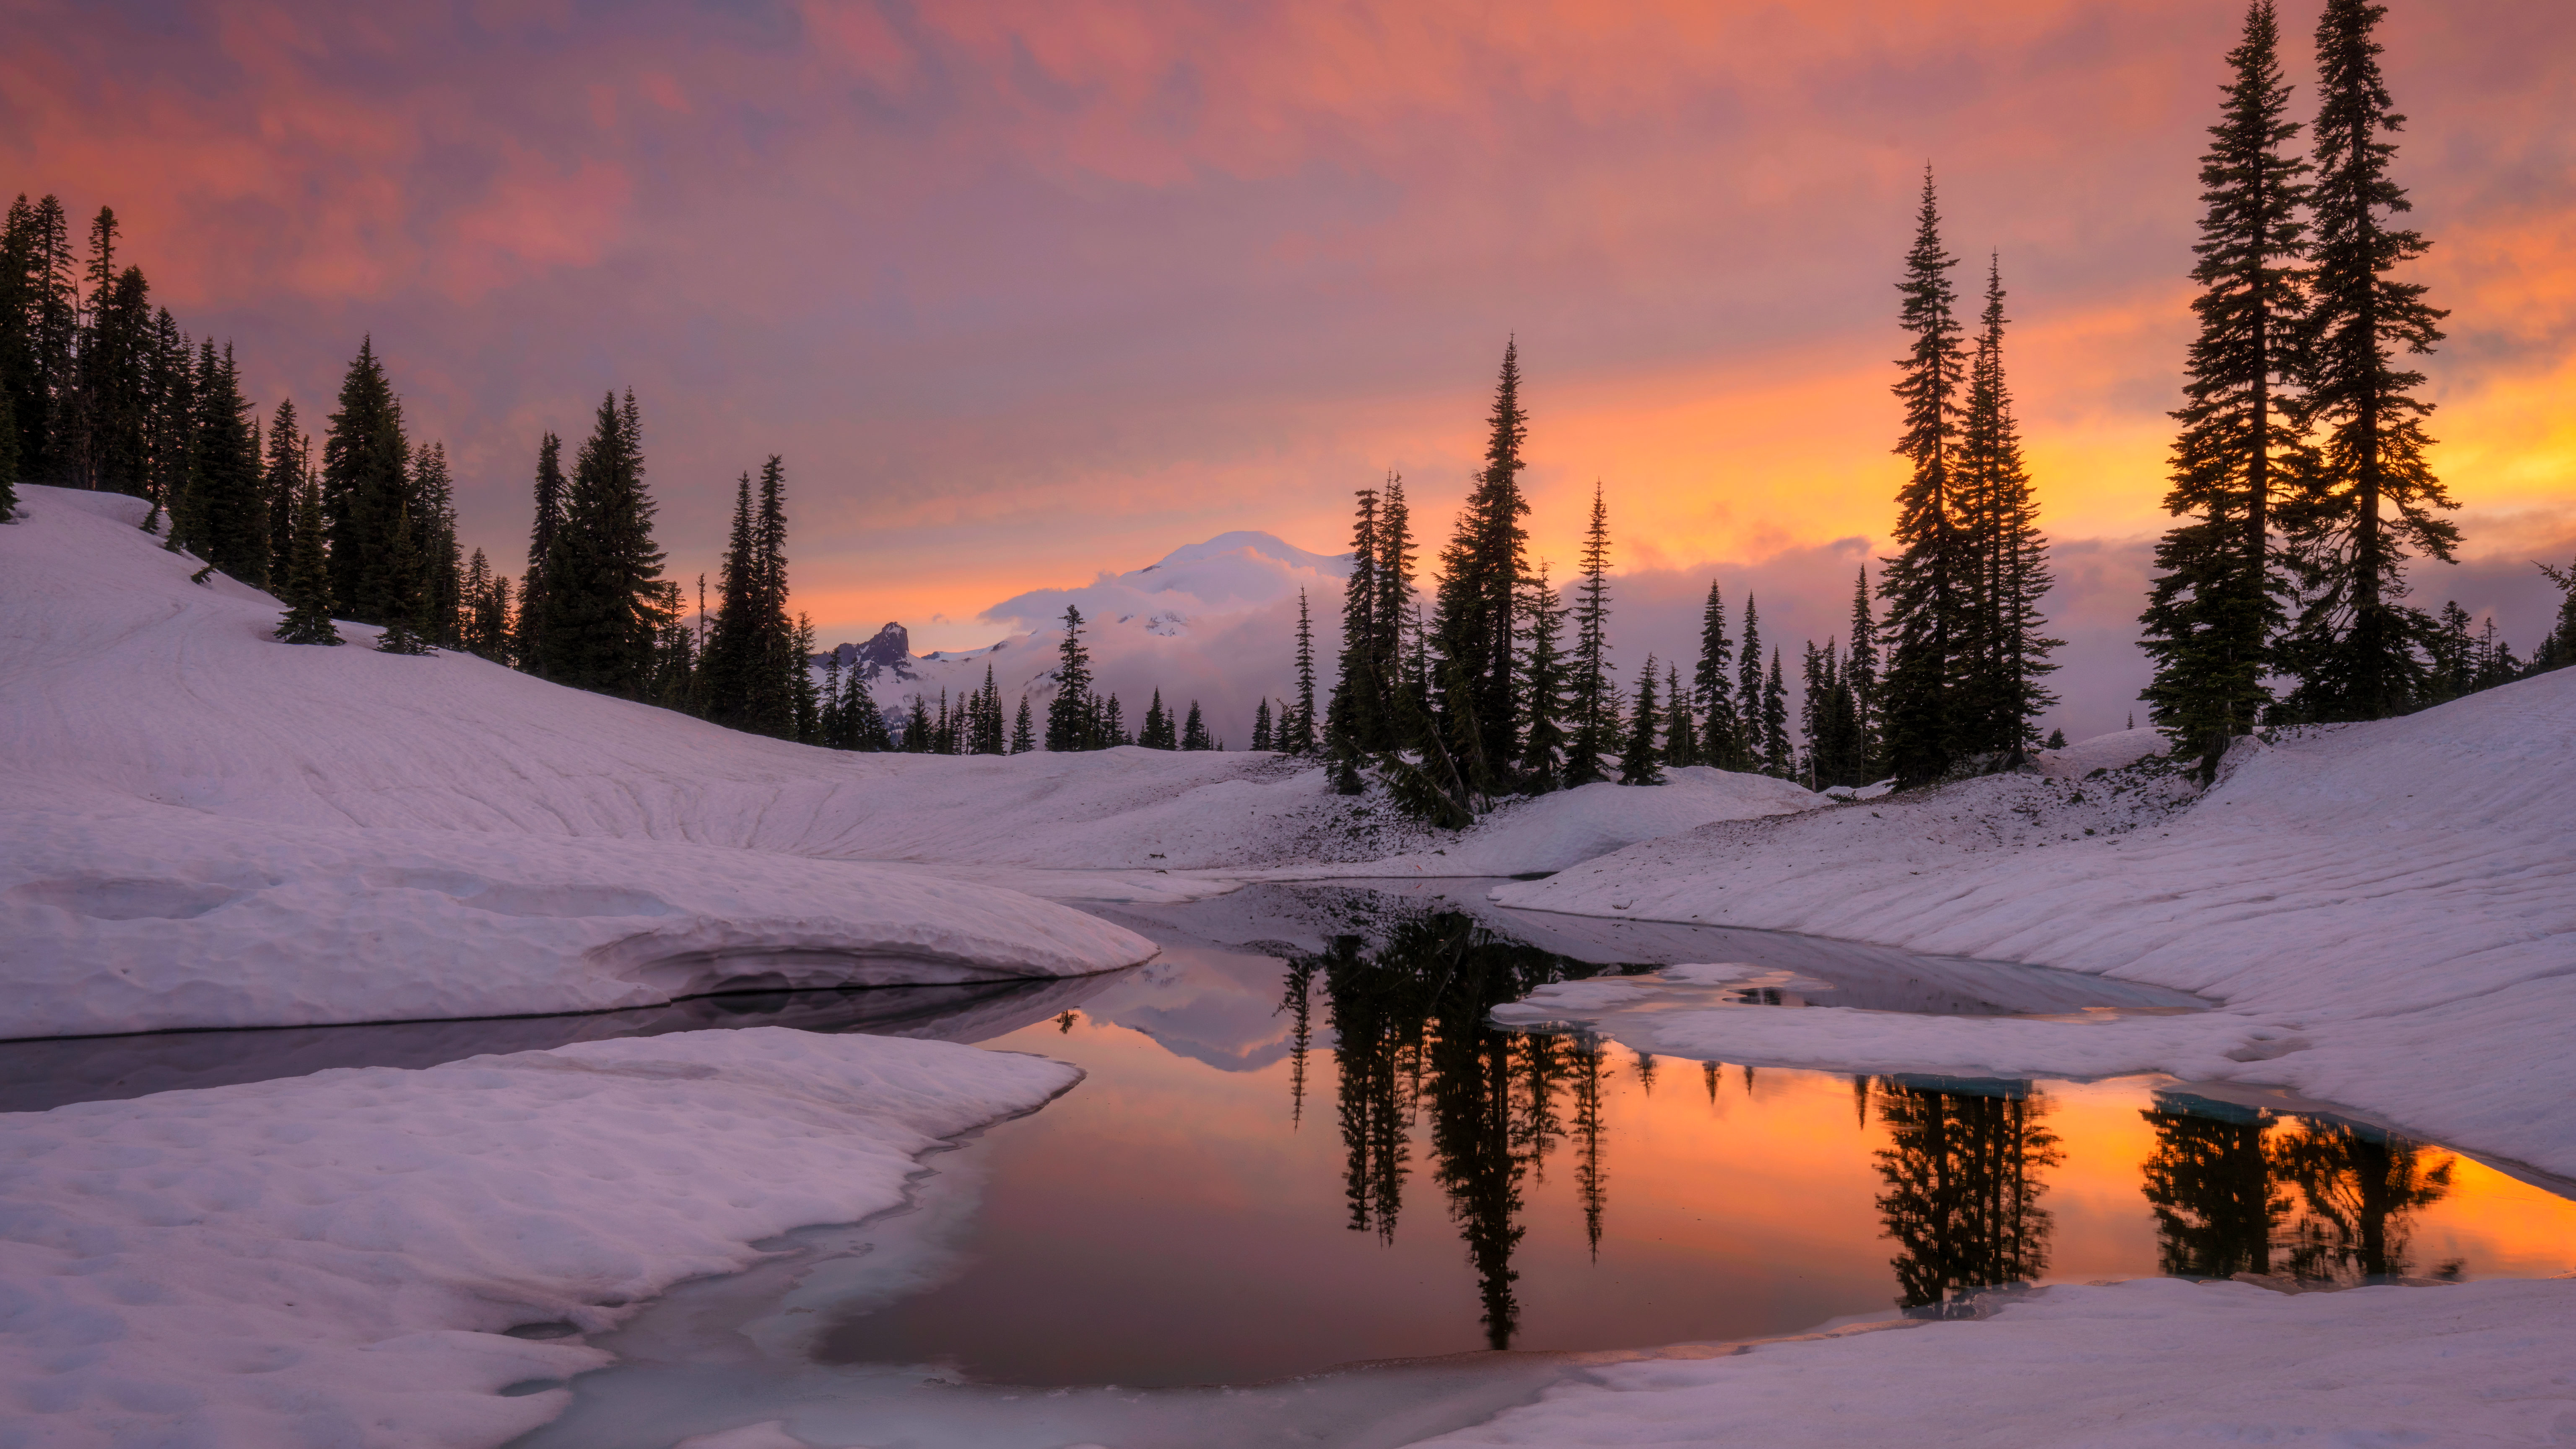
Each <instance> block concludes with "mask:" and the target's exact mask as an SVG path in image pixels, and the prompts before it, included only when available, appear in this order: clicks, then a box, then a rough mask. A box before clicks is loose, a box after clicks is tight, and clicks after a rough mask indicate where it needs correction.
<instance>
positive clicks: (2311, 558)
mask: <svg viewBox="0 0 2576 1449" xmlns="http://www.w3.org/2000/svg"><path fill="white" fill-rule="evenodd" d="M2385 14H2387V7H2386V6H2384V5H2374V4H2369V3H2367V0H2326V7H2325V13H2324V15H2323V16H2322V17H2320V18H2319V19H2318V21H2317V73H2318V84H2317V91H2318V107H2317V122H2316V152H2317V181H2316V187H2315V191H2314V194H2313V196H2312V198H2311V209H2312V212H2313V214H2314V217H2315V222H2316V242H2315V246H2314V249H2313V253H2312V256H2313V262H2314V265H2313V269H2312V271H2311V274H2310V295H2311V301H2310V304H2309V309H2308V315H2307V320H2306V326H2305V328H2304V329H2303V333H2302V339H2301V340H2302V342H2303V343H2304V344H2305V345H2304V350H2303V362H2304V367H2303V369H2302V377H2301V380H2302V381H2303V382H2304V383H2305V385H2306V396H2305V398H2304V399H2303V404H2302V412H2301V416H2302V419H2303V421H2305V422H2307V423H2308V424H2309V425H2310V426H2311V427H2314V428H2317V429H2319V430H2321V431H2322V433H2323V438H2322V448H2321V456H2320V458H2319V460H2318V465H2317V467H2316V468H2315V470H2314V471H2313V473H2312V475H2311V476H2310V478H2309V480H2308V487H2307V488H2306V489H2304V490H2303V491H2302V493H2301V495H2300V497H2299V500H2298V502H2297V504H2296V505H2295V509H2294V512H2293V514H2292V516H2291V517H2289V518H2288V519H2286V520H2284V521H2285V524H2286V526H2287V531H2288V532H2289V534H2290V536H2291V546H2292V552H2293V555H2294V558H2295V561H2296V565H2297V570H2298V577H2299V590H2300V595H2301V601H2300V610H2299V618H2298V622H2297V625H2296V627H2295V629H2294V631H2293V634H2292V637H2291V638H2290V639H2289V640H2288V641H2287V643H2286V644H2285V646H2284V649H2283V658H2284V662H2285V663H2286V664H2287V665H2288V667H2289V669H2290V670H2291V672H2292V673H2293V674H2294V675H2295V676H2296V677H2297V679H2298V685H2297V687H2296V688H2295V689H2294V690H2293V692H2292V696H2291V698H2290V699H2289V700H2288V701H2287V702H2286V703H2287V706H2288V709H2287V713H2289V714H2290V715H2291V716H2292V717H2295V718H2301V719H2381V718H2385V717H2386V716H2388V715H2391V714H2395V713H2398V712H2400V711H2402V710H2405V709H2407V708H2409V707H2411V706H2412V705H2413V704H2414V703H2415V700H2416V696H2417V695H2418V694H2419V693H2420V692H2421V691H2422V688H2423V684H2424V672H2423V663H2422V661H2421V659H2419V658H2418V657H2417V654H2416V649H2415V644H2416V640H2417V638H2418V637H2419V636H2420V635H2421V634H2422V633H2423V632H2424V630H2425V628H2426V626H2427V625H2426V620H2425V618H2424V615H2423V613H2422V611H2421V610H2417V609H2413V608H2410V607H2408V606H2406V605H2404V604H2402V603H2400V602H2398V601H2399V600H2401V599H2403V598H2404V597H2405V594H2406V583H2405V579H2404V577H2403V574H2402V569H2403V567H2404V565H2405V562H2406V560H2407V558H2408V557H2410V556H2411V555H2413V554H2422V555H2424V556H2426V557H2430V558H2437V559H2440V560H2442V561H2443V562H2445V563H2448V562H2451V561H2452V556H2453V552H2454V550H2455V548H2456V547H2457V545H2458V544H2459V541H2460V529H2459V525H2457V524H2455V523H2453V522H2452V521H2451V520H2449V519H2447V518H2444V517H2442V516H2441V512H2442V511H2443V510H2448V509H2451V508H2455V507H2457V506H2458V505H2457V504H2455V503H2453V502H2452V500H2451V496H2450V494H2449V492H2448V491H2447V490H2446V489H2444V488H2443V486H2442V483H2441V480H2440V479H2438V478H2436V477H2434V476H2433V470H2432V468H2431V466H2430V465H2429V464H2428V463H2427V462H2426V461H2425V457H2424V452H2425V449H2426V448H2427V447H2429V446H2430V445H2431V444H2432V441H2433V440H2432V439H2431V438H2429V437H2427V436H2426V435H2425V432H2424V423H2423V419H2424V417H2425V415H2426V414H2428V413H2430V412H2432V410H2433V405H2432V404H2431V403H2428V402H2425V401H2423V400H2422V399H2420V398H2418V397H2416V396H2415V392H2416V390H2417V389H2419V388H2421V387H2422V386H2423V385H2424V374H2422V373H2421V372H2417V371H2415V370H2414V369H2412V368H2411V367H2407V366H2405V365H2403V364H2401V363H2400V362H2399V361H2398V355H2399V353H2400V352H2404V353H2407V354H2422V353H2427V352H2430V351H2432V350H2433V344H2434V343H2436V342H2439V341H2440V340H2442V331H2441V328H2440V327H2439V326H2438V325H2437V324H2439V323H2440V321H2441V320H2442V318H2444V317H2446V316H2448V315H2450V314H2449V313H2447V312H2445V311H2443V310H2441V309H2440V308H2437V307H2434V306H2432V305H2430V304H2429V303H2427V302H2426V301H2425V300H2424V294H2425V287H2424V285H2423V284H2422V283H2420V282H2400V281H2396V280H2393V279H2392V278H2391V277H2390V276H2389V275H2388V274H2389V273H2390V272H2392V271H2394V270H2396V269H2397V268H2398V267H2400V266H2403V265H2405V264H2406V263H2408V262H2411V261H2415V260H2416V259H2418V258H2420V257H2422V256H2423V255H2424V253H2425V252H2426V250H2427V249H2429V247H2430V246H2431V243H2429V242H2427V241H2426V240H2425V239H2424V236H2423V234H2422V233H2420V232H2416V231H2412V230H2405V229H2400V228H2397V227H2393V226H2391V225H2390V222H2391V221H2392V220H2393V219H2394V218H2395V217H2396V215H2397V214H2398V213H2401V212H2405V211H2409V210H2412V209H2413V203H2411V202H2409V201H2408V200H2407V198H2406V192H2405V191H2404V189H2402V188H2401V187H2399V186H2398V185H2397V183H2395V182H2394V181H2391V180H2389V179H2388V163H2389V161H2390V159H2391V158H2393V157H2394V156H2395V155H2396V154H2397V144H2396V142H2394V141H2392V140H2389V139H2387V138H2389V137H2392V136H2394V135H2396V134H2397V132H2398V131H2399V130H2401V129H2402V128H2403V127H2404V125H2405V122H2406V118H2405V117H2404V116H2401V115H2397V114H2396V113H2394V112H2393V111H2391V110H2390V109H2389V105H2390V102H2389V96H2388V87H2387V85H2386V84H2385V82H2383V81H2382V80H2381V78H2380V73H2379V53H2380V50H2381V46H2380V44H2379V42H2378V41H2377V40H2376V39H2374V38H2373V36H2372V31H2373V30H2375V29H2376V28H2377V27H2378V24H2379V20H2380V17H2381V16H2383V15H2385Z"/></svg>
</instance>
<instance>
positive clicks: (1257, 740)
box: [1137, 699, 1275, 751]
mask: <svg viewBox="0 0 2576 1449" xmlns="http://www.w3.org/2000/svg"><path fill="white" fill-rule="evenodd" d="M1137 743H1139V744H1142V743H1143V740H1141V739H1139V740H1138V741H1137ZM1274 743H1275V741H1273V740H1272V739H1271V737H1270V701H1269V700H1266V699H1265V700H1262V701H1261V702H1260V703H1258V704H1256V705H1254V706H1253V707H1252V748H1253V749H1254V750H1256V751H1260V750H1267V749H1269V748H1271V746H1272V745H1273V744H1274Z"/></svg>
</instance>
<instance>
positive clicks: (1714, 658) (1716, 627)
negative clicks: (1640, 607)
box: [1691, 579, 1749, 770]
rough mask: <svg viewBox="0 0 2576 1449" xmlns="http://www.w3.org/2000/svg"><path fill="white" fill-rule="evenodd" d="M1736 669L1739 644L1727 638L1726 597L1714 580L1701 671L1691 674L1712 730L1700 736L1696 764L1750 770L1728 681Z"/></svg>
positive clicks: (1704, 613) (1705, 613)
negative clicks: (1736, 644) (1729, 675)
mask: <svg viewBox="0 0 2576 1449" xmlns="http://www.w3.org/2000/svg"><path fill="white" fill-rule="evenodd" d="M1734 667H1735V644H1734V642H1733V641H1732V640H1729V639H1728V638H1727V637H1726V596H1725V595H1724V594H1722V593H1720V592H1719V591H1718V587H1717V580H1715V579H1711V580H1709V581H1708V602H1707V603H1706V604H1704V605H1702V606H1701V607H1700V615H1699V667H1698V668H1697V669H1696V670H1694V671H1693V672H1692V674H1691V688H1692V693H1693V695H1694V696H1695V697H1696V698H1697V700H1698V703H1699V708H1700V712H1701V713H1702V714H1703V715H1705V716H1706V717H1707V720H1708V726H1707V728H1706V729H1705V730H1703V731H1702V732H1701V733H1700V737H1699V754H1698V755H1697V756H1696V757H1695V758H1694V760H1693V761H1692V763H1695V764H1702V765H1714V766H1716V767H1717V768H1719V769H1721V770H1741V769H1744V768H1745V767H1746V764H1747V761H1748V759H1749V757H1748V756H1747V754H1746V752H1745V749H1744V727H1743V725H1742V723H1741V722H1740V721H1739V720H1738V719H1737V717H1736V713H1735V686H1734V683H1733V682H1732V681H1731V680H1729V679H1728V678H1727V676H1728V674H1730V673H1732V672H1733V670H1734Z"/></svg>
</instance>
